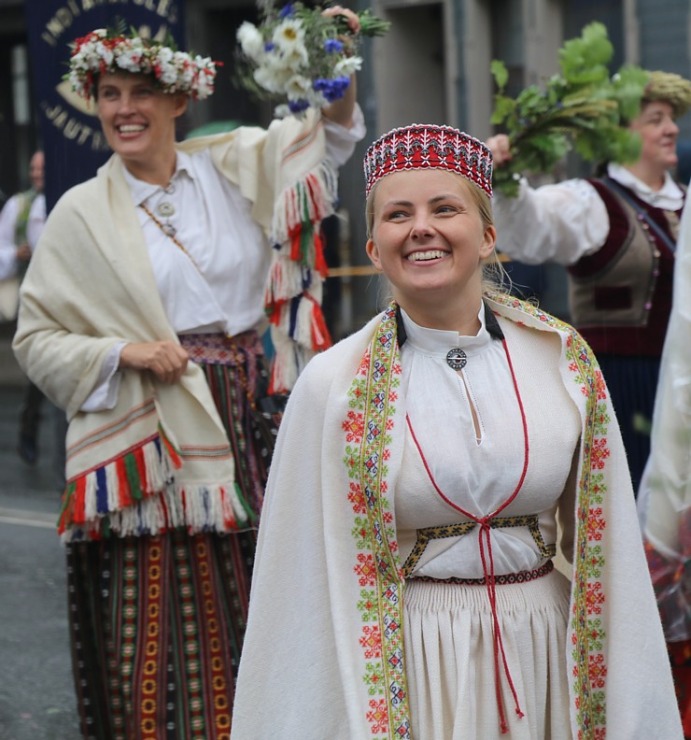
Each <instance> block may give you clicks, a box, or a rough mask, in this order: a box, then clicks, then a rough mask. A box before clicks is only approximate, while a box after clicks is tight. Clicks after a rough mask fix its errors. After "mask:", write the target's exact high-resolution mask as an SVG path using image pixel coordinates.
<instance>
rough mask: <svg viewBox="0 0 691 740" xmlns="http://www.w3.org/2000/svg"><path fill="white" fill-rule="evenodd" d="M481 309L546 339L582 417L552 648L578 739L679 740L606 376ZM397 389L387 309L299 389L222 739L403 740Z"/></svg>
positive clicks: (519, 315) (540, 316)
mask: <svg viewBox="0 0 691 740" xmlns="http://www.w3.org/2000/svg"><path fill="white" fill-rule="evenodd" d="M488 305H489V306H490V308H491V309H492V310H493V311H494V312H495V313H496V314H497V315H498V317H499V320H500V323H501V322H502V321H506V320H509V321H514V322H517V323H519V324H524V325H525V327H526V329H525V330H526V331H549V332H558V334H559V336H560V338H561V343H562V357H561V362H560V367H559V368H558V370H559V372H560V373H561V375H562V378H563V381H564V384H565V387H566V389H567V391H568V393H569V394H570V396H571V398H572V399H573V401H574V403H575V404H576V406H577V408H578V410H579V413H580V415H581V419H582V442H581V448H580V455H579V463H578V464H579V473H580V474H579V480H578V484H577V485H578V488H577V502H576V511H575V519H576V523H577V524H576V531H575V555H574V567H573V573H572V594H571V604H570V617H569V624H568V644H567V645H565V646H564V649H565V651H566V663H567V669H568V675H569V684H570V717H569V720H568V721H569V722H570V724H571V729H572V732H573V737H574V738H589V739H592V740H595V739H596V738H598V739H600V738H605V737H610V738H619V739H621V740H624V739H627V740H628V739H629V738H647V737H665V738H670V739H672V738H673V739H674V740H681V738H682V731H681V724H680V719H679V713H678V710H677V705H676V700H675V696H674V689H673V685H672V679H671V672H670V668H669V663H668V659H667V654H666V650H665V644H664V639H663V635H662V629H661V626H660V622H659V618H658V614H657V608H656V605H655V600H654V596H653V591H652V587H651V583H650V579H649V577H648V571H647V567H646V562H645V558H644V554H643V547H642V543H641V538H640V534H639V530H638V523H637V518H636V511H635V504H634V498H633V492H632V490H631V482H630V478H629V474H628V468H627V465H626V461H625V456H624V450H623V447H622V442H621V437H620V434H619V430H618V427H617V425H616V422H615V420H614V414H613V411H612V407H611V404H610V401H609V397H608V394H607V390H606V387H605V384H604V381H603V379H602V375H601V372H600V371H599V369H598V367H597V364H596V361H595V359H594V357H593V355H592V352H591V351H590V349H589V348H588V347H587V345H586V344H585V343H584V342H583V340H582V339H581V338H580V336H579V335H578V334H577V333H576V332H575V331H574V330H573V329H572V328H571V327H569V326H567V325H565V324H563V323H562V322H559V321H558V320H556V319H554V318H552V317H550V316H549V315H547V314H545V313H543V312H541V311H540V310H538V309H535V308H534V307H531V306H528V305H526V304H523V303H521V302H520V301H518V300H516V299H513V298H508V297H503V298H502V297H496V299H495V300H488ZM400 375H401V368H400V354H399V351H398V345H397V331H396V320H395V310H394V307H390V308H389V309H388V310H387V311H385V312H384V313H383V314H382V315H380V316H378V317H376V318H375V319H373V320H372V321H371V322H370V323H369V324H368V325H367V326H366V327H364V328H363V329H362V330H360V331H359V332H358V333H356V334H354V335H353V336H351V337H349V338H347V339H345V340H343V341H342V342H340V343H339V344H337V345H336V346H335V347H334V348H332V349H330V350H328V351H327V352H325V353H323V354H321V355H319V356H317V357H315V358H314V359H313V360H312V361H311V362H310V364H309V365H308V367H307V368H306V369H305V371H304V373H303V374H302V376H301V377H300V379H299V380H298V383H297V384H296V387H295V389H294V391H293V394H292V396H291V399H290V401H289V403H288V408H287V410H286V414H285V416H284V419H283V422H282V426H281V429H280V432H279V439H278V444H277V448H276V452H275V456H274V460H273V464H272V468H271V473H270V479H269V485H268V490H267V498H266V501H265V506H264V510H263V515H262V522H261V525H260V528H259V543H258V550H257V560H256V565H255V572H254V579H253V584H252V592H251V599H250V614H249V622H248V629H247V634H246V639H245V645H244V648H243V656H242V660H241V665H240V671H239V677H238V686H237V693H236V698H235V709H234V718H233V731H232V735H231V737H232V738H233V740H235V738H237V740H264V739H265V738H269V737H270V738H272V739H275V740H293V739H294V738H297V737H299V738H300V739H301V740H323V739H324V738H329V740H385V739H386V740H394V738H411V737H412V735H411V723H410V716H409V705H408V699H407V686H406V676H405V650H404V640H403V634H402V632H403V599H404V598H405V589H404V584H403V579H402V576H401V570H400V569H401V565H402V563H401V562H400V560H399V558H398V548H397V543H396V522H395V517H394V505H393V496H394V492H395V490H396V476H397V472H398V470H399V468H400V465H399V461H400V458H401V455H402V449H403V439H404V427H405V422H404V417H405V399H403V398H402V397H400V396H399V394H398V390H397V389H398V385H399V380H400ZM522 392H526V393H535V394H539V393H540V389H539V388H529V389H522ZM568 454H570V453H568ZM417 740H427V738H418V739H417Z"/></svg>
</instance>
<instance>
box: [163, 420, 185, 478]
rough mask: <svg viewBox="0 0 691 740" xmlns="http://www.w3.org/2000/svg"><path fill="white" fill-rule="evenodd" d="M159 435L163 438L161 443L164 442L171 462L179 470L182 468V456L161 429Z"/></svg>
mask: <svg viewBox="0 0 691 740" xmlns="http://www.w3.org/2000/svg"><path fill="white" fill-rule="evenodd" d="M158 433H159V435H160V437H161V442H163V444H164V445H165V448H166V451H167V453H168V457H169V458H170V462H171V463H172V465H173V467H174V468H175V469H176V470H178V469H179V468H181V467H182V458H181V457H180V454H179V453H178V451H177V450H176V449H175V447H173V443H172V442H171V441H170V440H169V439H168V437H167V436H166V434H165V432H164V431H163V429H162V428H161V427H159V428H158Z"/></svg>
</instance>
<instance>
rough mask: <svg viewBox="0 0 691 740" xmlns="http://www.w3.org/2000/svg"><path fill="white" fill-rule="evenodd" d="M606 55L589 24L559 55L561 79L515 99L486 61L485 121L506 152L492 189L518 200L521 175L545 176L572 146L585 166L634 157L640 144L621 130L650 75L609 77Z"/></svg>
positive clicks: (597, 26) (606, 46) (495, 66)
mask: <svg viewBox="0 0 691 740" xmlns="http://www.w3.org/2000/svg"><path fill="white" fill-rule="evenodd" d="M612 52H613V48H612V44H611V43H610V41H609V39H608V38H607V30H606V28H605V27H604V26H603V25H602V24H601V23H591V24H589V25H588V26H586V27H585V28H584V29H583V31H582V33H581V36H580V37H579V38H575V39H571V40H569V41H566V42H565V44H564V46H563V47H562V49H561V50H560V51H559V66H560V68H561V74H559V75H555V76H553V77H551V78H550V79H549V81H548V82H547V85H546V86H545V88H544V89H542V88H539V87H538V86H537V85H531V86H529V87H527V88H525V89H524V90H523V91H521V93H520V94H519V95H518V96H517V97H516V98H510V97H508V96H506V95H504V88H505V87H506V83H507V81H508V74H507V71H506V67H505V66H504V64H503V63H502V62H501V61H497V60H495V61H493V62H492V66H491V70H492V74H493V76H494V79H495V81H496V83H497V87H498V88H499V91H498V93H497V95H496V96H495V108H494V113H493V115H492V119H491V121H492V123H494V124H499V125H501V126H502V127H503V128H504V129H505V133H506V134H507V135H508V136H509V140H510V143H511V154H512V157H511V159H510V160H509V161H508V162H506V164H504V165H502V166H501V167H498V168H497V169H496V170H495V172H494V178H493V186H494V188H495V189H497V190H500V191H501V192H503V193H504V194H505V195H508V196H515V195H517V193H518V188H519V179H520V175H521V174H522V173H524V172H549V171H550V170H551V169H552V167H553V166H554V165H555V164H556V163H557V162H558V161H559V160H560V159H561V158H562V157H563V156H564V155H565V154H566V153H567V152H568V151H570V150H571V149H572V148H573V149H575V151H576V152H578V154H580V155H581V156H582V157H583V158H584V159H585V160H586V161H591V162H608V161H612V162H620V163H625V162H632V161H634V160H635V159H636V158H637V157H638V155H639V152H640V140H639V138H638V137H637V136H636V135H635V134H634V133H633V132H631V131H630V130H629V129H628V128H627V127H626V126H627V122H628V121H630V120H631V119H632V118H634V117H635V116H636V115H637V114H638V111H639V109H640V103H641V98H642V95H643V90H644V88H645V85H646V83H647V82H648V79H649V73H647V72H646V71H644V70H643V69H641V68H640V67H636V66H632V65H629V66H624V67H622V68H621V69H620V70H619V72H618V73H617V74H615V75H614V76H612V77H610V75H609V71H608V68H607V64H608V63H609V62H610V60H611V58H612Z"/></svg>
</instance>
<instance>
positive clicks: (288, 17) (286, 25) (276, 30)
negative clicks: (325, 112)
mask: <svg viewBox="0 0 691 740" xmlns="http://www.w3.org/2000/svg"><path fill="white" fill-rule="evenodd" d="M358 20H359V22H360V30H359V35H361V36H381V35H383V34H384V33H386V31H387V30H388V28H389V25H390V24H389V23H387V22H386V21H382V20H380V19H379V18H377V17H376V16H374V15H372V14H371V13H370V11H369V10H366V11H364V12H362V13H359V14H358ZM237 40H238V42H239V44H240V50H239V59H238V70H239V71H238V80H239V82H240V84H241V85H242V86H243V87H245V88H247V89H248V90H250V91H251V92H252V93H254V94H255V95H256V96H257V97H259V98H261V99H268V100H275V101H283V102H282V103H281V104H280V105H278V106H277V108H276V109H275V111H274V115H275V116H276V117H278V118H283V117H284V116H287V115H290V114H296V115H299V114H300V113H302V112H304V111H305V110H306V109H307V108H310V107H314V108H322V107H323V106H325V105H328V104H329V103H331V102H333V101H334V100H338V99H339V98H342V97H343V95H344V94H345V91H346V90H347V88H348V85H349V84H350V76H351V74H352V73H353V72H356V71H357V70H359V69H360V68H361V66H362V58H361V57H359V56H358V55H357V53H356V52H357V37H356V34H355V33H353V31H352V30H351V29H350V27H349V26H348V22H347V20H346V19H345V18H344V17H343V16H342V15H338V14H332V15H330V14H328V12H327V13H325V11H324V8H323V7H319V6H317V7H307V6H305V5H303V4H302V3H300V2H294V3H290V4H288V5H286V6H284V7H282V8H281V9H276V8H275V7H274V5H273V1H272V0H267V2H265V3H263V4H262V20H261V23H260V24H259V26H255V25H254V24H252V23H249V22H245V23H243V24H242V25H241V26H240V28H239V29H238V32H237Z"/></svg>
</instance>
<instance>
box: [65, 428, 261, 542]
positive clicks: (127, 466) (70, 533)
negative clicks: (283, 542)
mask: <svg viewBox="0 0 691 740" xmlns="http://www.w3.org/2000/svg"><path fill="white" fill-rule="evenodd" d="M180 467H182V459H181V457H180V454H179V453H178V451H177V450H176V449H175V447H174V446H173V445H172V444H171V442H170V440H169V439H168V438H167V437H166V435H165V434H164V433H163V431H162V430H160V429H159V433H158V434H156V435H154V436H153V437H151V438H149V439H147V440H144V441H143V442H142V443H141V444H139V445H137V446H136V447H134V448H132V449H130V450H128V451H127V452H126V453H124V454H123V455H120V456H119V457H117V458H115V459H113V460H109V461H107V462H105V463H104V464H103V465H101V466H100V467H98V468H95V469H93V470H89V471H87V472H85V473H83V474H82V475H80V476H79V477H78V478H76V479H74V480H71V481H68V484H67V488H66V489H65V493H64V495H63V503H62V509H61V512H60V518H59V521H58V533H59V534H60V535H61V538H62V539H63V541H73V540H84V539H87V540H93V539H100V538H102V537H105V536H108V535H110V534H113V533H114V534H117V535H119V536H122V537H124V536H127V535H141V534H158V533H161V532H165V531H168V530H170V529H174V528H176V527H180V526H185V527H187V528H188V530H189V531H190V532H191V533H195V532H202V531H210V530H211V531H217V532H227V531H233V530H237V529H238V528H239V523H240V524H244V523H245V522H247V520H248V519H249V507H248V505H247V503H246V502H245V501H243V498H242V494H241V492H240V489H239V487H238V486H237V484H236V483H235V482H234V481H228V482H227V484H225V485H216V486H207V485H193V486H190V485H186V486H181V485H178V484H176V483H175V476H174V471H175V470H176V469H179V468H180Z"/></svg>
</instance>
